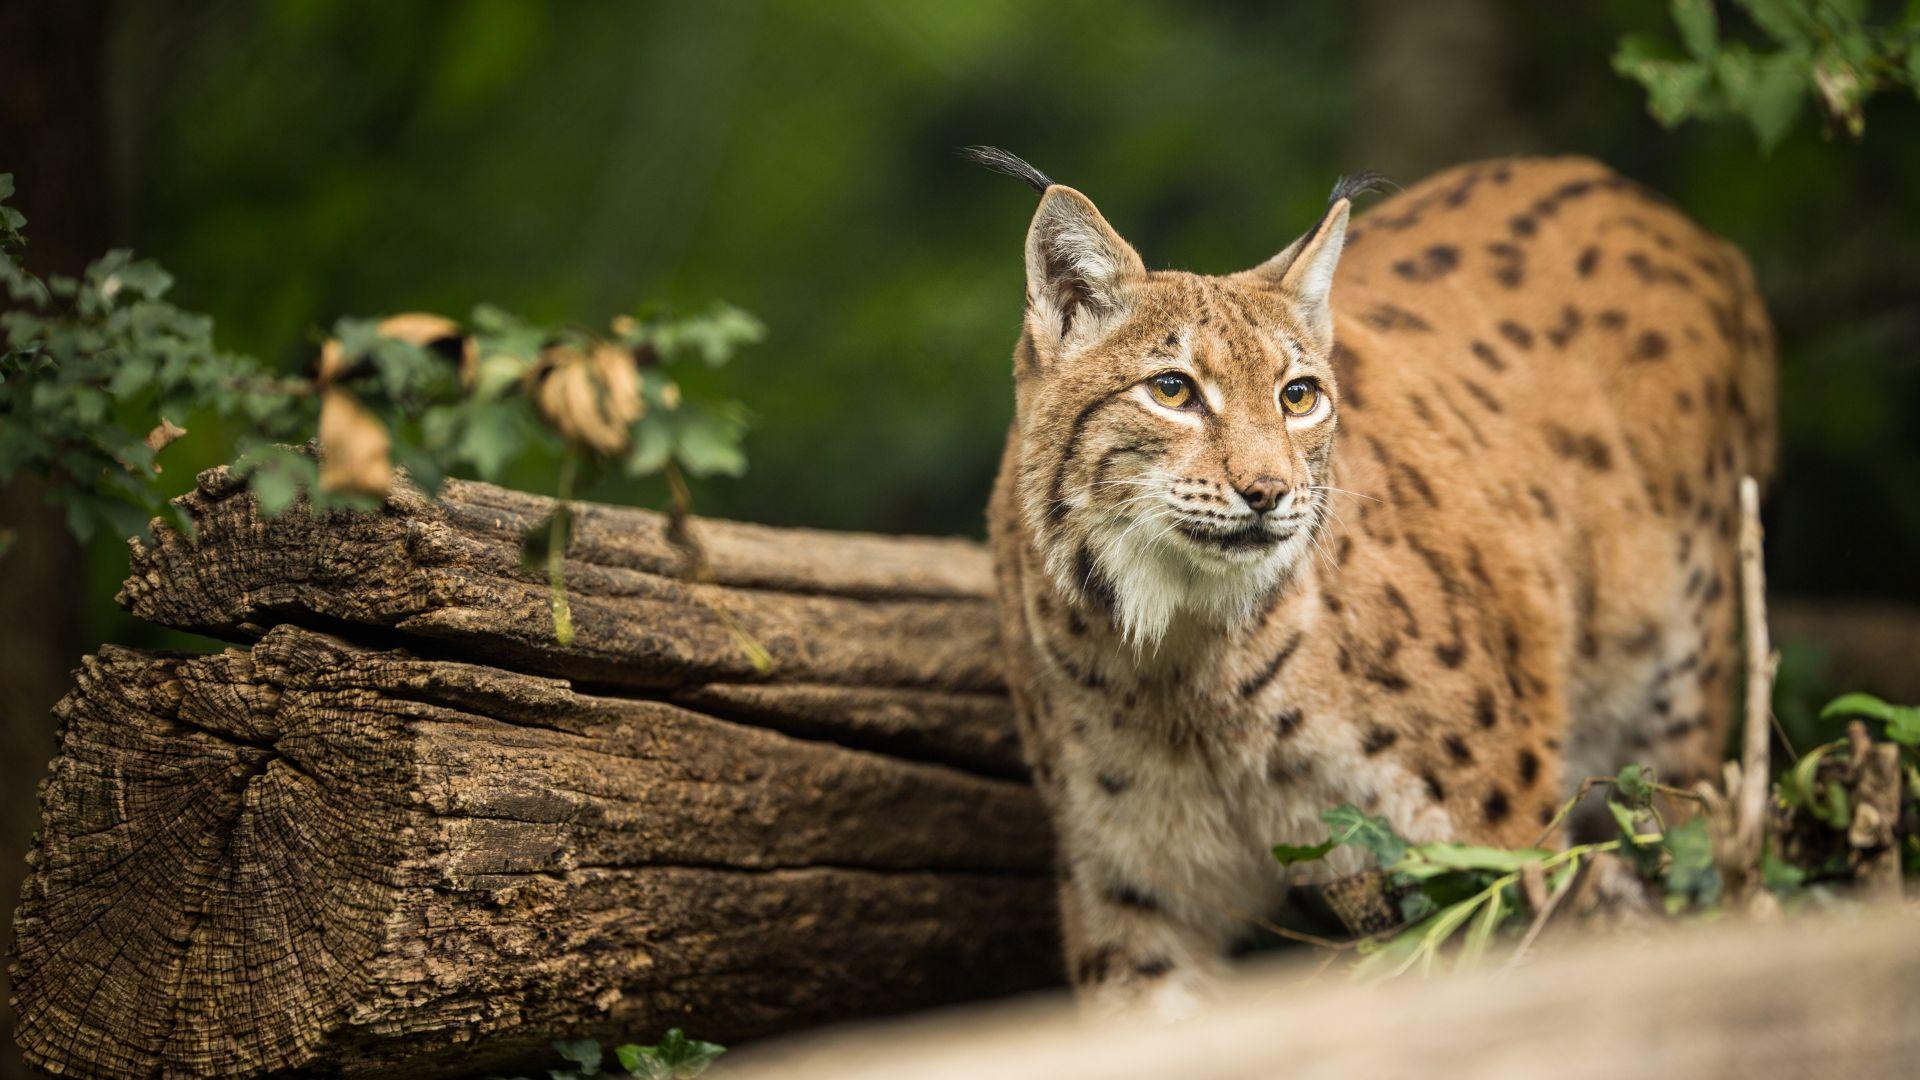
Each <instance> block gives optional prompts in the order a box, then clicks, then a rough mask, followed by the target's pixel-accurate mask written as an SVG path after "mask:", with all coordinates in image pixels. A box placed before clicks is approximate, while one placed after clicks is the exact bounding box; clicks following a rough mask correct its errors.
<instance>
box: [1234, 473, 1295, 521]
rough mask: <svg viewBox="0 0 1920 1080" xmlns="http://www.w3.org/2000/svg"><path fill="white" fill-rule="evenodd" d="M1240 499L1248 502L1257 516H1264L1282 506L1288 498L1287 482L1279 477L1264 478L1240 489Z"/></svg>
mask: <svg viewBox="0 0 1920 1080" xmlns="http://www.w3.org/2000/svg"><path fill="white" fill-rule="evenodd" d="M1238 490H1239V492H1240V497H1241V498H1243V499H1245V500H1247V505H1248V506H1251V507H1253V512H1254V513H1256V514H1264V513H1266V512H1267V511H1269V510H1271V509H1273V508H1274V507H1276V506H1279V505H1280V500H1281V499H1284V498H1286V496H1287V482H1286V481H1285V480H1282V479H1280V478H1279V477H1277V476H1263V477H1261V478H1260V479H1258V480H1255V481H1253V482H1252V483H1250V484H1248V485H1247V486H1246V487H1243V488H1240V489H1238Z"/></svg>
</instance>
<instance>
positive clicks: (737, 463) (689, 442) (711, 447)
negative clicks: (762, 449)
mask: <svg viewBox="0 0 1920 1080" xmlns="http://www.w3.org/2000/svg"><path fill="white" fill-rule="evenodd" d="M676 417H677V422H676V424H675V426H676V428H678V432H677V436H678V437H677V438H676V439H675V440H674V456H675V457H677V458H679V459H680V464H681V465H683V466H685V467H686V470H687V471H688V472H689V473H692V474H693V475H695V476H711V475H713V474H716V473H718V474H722V475H725V476H739V475H740V474H741V473H744V472H746V471H747V455H746V452H745V451H744V450H742V449H741V448H740V440H741V438H742V437H743V436H745V434H746V423H745V421H744V420H743V419H742V418H741V417H739V416H737V415H734V414H733V413H731V412H730V411H729V410H726V409H721V408H717V407H713V406H706V407H701V406H689V407H687V408H685V409H681V410H680V411H679V412H678V413H677V414H676Z"/></svg>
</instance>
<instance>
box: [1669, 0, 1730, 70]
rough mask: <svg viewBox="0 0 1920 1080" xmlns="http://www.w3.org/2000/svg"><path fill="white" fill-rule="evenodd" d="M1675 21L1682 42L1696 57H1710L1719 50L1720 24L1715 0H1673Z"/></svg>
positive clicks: (1703, 58) (1702, 58) (1700, 58)
mask: <svg viewBox="0 0 1920 1080" xmlns="http://www.w3.org/2000/svg"><path fill="white" fill-rule="evenodd" d="M1673 22H1674V25H1675V26H1678V27H1679V28H1680V40H1681V42H1682V43H1684V44H1685V45H1686V47H1687V51H1688V52H1690V53H1692V54H1693V55H1694V57H1695V58H1696V59H1699V60H1705V59H1708V58H1709V57H1711V56H1713V54H1714V53H1715V52H1716V51H1718V49H1719V46H1720V25H1719V20H1718V19H1717V18H1716V17H1715V15H1714V12H1713V0H1673Z"/></svg>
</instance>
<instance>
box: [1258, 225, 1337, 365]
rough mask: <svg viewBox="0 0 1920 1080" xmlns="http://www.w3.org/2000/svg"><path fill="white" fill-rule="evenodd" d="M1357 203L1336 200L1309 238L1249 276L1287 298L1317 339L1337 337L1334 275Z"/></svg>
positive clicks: (1292, 244) (1294, 243)
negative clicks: (1352, 211)
mask: <svg viewBox="0 0 1920 1080" xmlns="http://www.w3.org/2000/svg"><path fill="white" fill-rule="evenodd" d="M1352 206H1353V204H1352V203H1351V202H1350V201H1348V200H1347V199H1344V198H1336V199H1335V200H1334V201H1333V203H1332V204H1331V205H1330V206H1328V207H1327V212H1326V213H1325V214H1322V215H1321V216H1320V221H1319V223H1318V224H1316V225H1315V226H1314V227H1313V228H1312V230H1310V231H1309V232H1308V233H1307V234H1306V235H1305V236H1302V237H1301V238H1300V239H1298V240H1295V241H1294V242H1293V243H1291V244H1288V245H1287V247H1286V250H1284V251H1282V252H1280V254H1278V255H1275V256H1274V257H1273V258H1271V259H1268V260H1267V261H1266V262H1263V263H1261V264H1260V265H1259V266H1256V267H1254V268H1253V269H1252V270H1249V271H1247V273H1248V274H1249V275H1250V276H1252V277H1253V278H1254V279H1256V280H1257V281H1259V282H1260V283H1261V284H1263V285H1265V286H1266V287H1267V288H1270V289H1274V290H1276V291H1278V292H1279V293H1281V294H1282V295H1283V296H1285V297H1286V298H1287V300H1288V301H1289V302H1291V304H1292V305H1293V311H1294V313H1295V314H1297V315H1299V316H1300V318H1301V320H1302V321H1303V322H1305V323H1306V327H1307V330H1308V331H1309V332H1311V333H1312V334H1314V335H1315V336H1316V337H1321V338H1325V339H1327V340H1331V339H1332V337H1333V307H1332V304H1331V296H1332V293H1333V272H1334V270H1335V269H1336V268H1337V267H1338V266H1339V265H1340V249H1341V248H1342V247H1344V246H1345V245H1346V242H1347V216H1348V214H1349V212H1350V211H1351V209H1352Z"/></svg>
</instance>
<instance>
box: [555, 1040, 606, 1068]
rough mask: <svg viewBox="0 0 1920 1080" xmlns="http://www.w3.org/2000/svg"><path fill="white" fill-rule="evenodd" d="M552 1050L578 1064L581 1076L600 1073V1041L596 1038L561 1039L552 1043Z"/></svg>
mask: <svg viewBox="0 0 1920 1080" xmlns="http://www.w3.org/2000/svg"><path fill="white" fill-rule="evenodd" d="M553 1049H554V1052H555V1053H557V1054H559V1055H560V1056H561V1057H562V1058H565V1059H566V1060H568V1061H571V1062H573V1063H574V1064H575V1065H578V1066H580V1075H581V1076H598V1075H599V1074H600V1061H601V1053H600V1043H599V1041H598V1040H596V1039H561V1040H557V1041H555V1042H554V1044H553Z"/></svg>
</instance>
